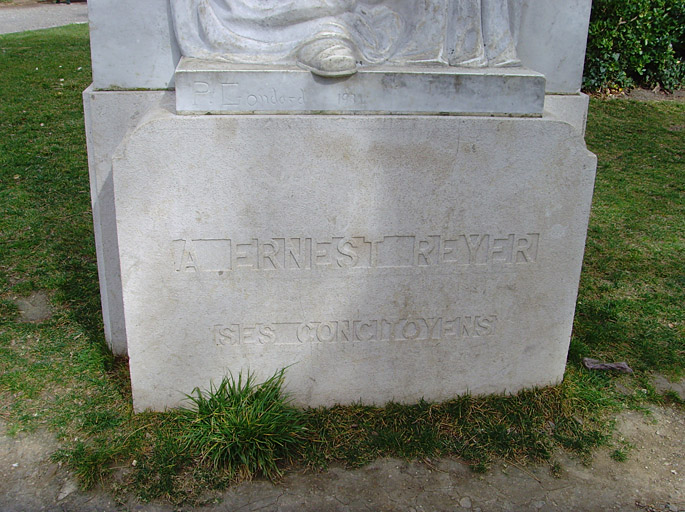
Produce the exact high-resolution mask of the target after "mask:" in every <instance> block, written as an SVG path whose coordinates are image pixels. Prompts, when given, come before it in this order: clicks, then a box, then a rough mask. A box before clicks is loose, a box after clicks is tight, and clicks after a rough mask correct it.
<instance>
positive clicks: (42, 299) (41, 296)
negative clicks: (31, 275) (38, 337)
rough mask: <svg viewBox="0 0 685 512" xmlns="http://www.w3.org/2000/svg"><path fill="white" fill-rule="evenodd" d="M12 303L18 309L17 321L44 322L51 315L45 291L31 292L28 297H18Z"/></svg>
mask: <svg viewBox="0 0 685 512" xmlns="http://www.w3.org/2000/svg"><path fill="white" fill-rule="evenodd" d="M14 303H15V304H16V306H17V308H18V309H19V318H18V321H19V322H44V321H45V320H49V319H50V318H51V317H52V308H51V307H50V300H49V299H48V296H47V294H46V293H45V292H40V291H39V292H33V293H32V294H31V295H29V296H28V297H18V298H16V299H14Z"/></svg>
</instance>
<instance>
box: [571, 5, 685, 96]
mask: <svg viewBox="0 0 685 512" xmlns="http://www.w3.org/2000/svg"><path fill="white" fill-rule="evenodd" d="M684 53H685V0H594V1H593V2H592V18H591V20H590V32H589V37H588V48H587V55H586V57H585V78H584V87H585V88H586V89H588V90H597V89H604V88H617V87H633V86H638V85H645V86H650V87H653V86H656V85H657V84H658V85H661V86H662V87H664V88H665V89H669V90H672V89H678V88H681V87H683V78H685V64H684V63H683V61H684V60H685V59H684V58H683V55H684Z"/></svg>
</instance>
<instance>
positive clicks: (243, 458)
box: [181, 370, 306, 479]
mask: <svg viewBox="0 0 685 512" xmlns="http://www.w3.org/2000/svg"><path fill="white" fill-rule="evenodd" d="M284 372H285V370H280V371H279V372H277V373H276V374H274V375H273V376H271V377H270V378H268V379H267V380H265V381H264V382H262V383H260V384H257V383H256V382H255V377H254V374H252V373H250V372H248V373H247V374H246V376H245V378H243V374H242V373H240V374H239V375H238V378H237V379H235V378H233V376H229V377H225V378H224V379H222V381H221V383H220V384H219V385H218V386H216V387H215V386H214V385H212V386H210V389H209V390H207V391H201V390H200V389H199V388H196V389H195V390H194V391H193V394H192V395H188V399H189V400H190V401H191V402H192V404H193V407H192V409H186V410H184V414H183V419H184V422H183V428H182V432H183V433H182V435H181V439H182V441H183V443H184V447H185V448H186V449H187V450H189V451H191V452H194V453H197V454H199V456H200V458H201V461H202V462H209V463H210V464H211V465H212V467H213V468H214V469H219V468H225V469H227V470H228V473H229V475H230V476H232V477H233V476H237V475H240V476H242V477H244V478H251V477H252V476H256V475H263V476H266V477H267V478H271V479H273V478H275V477H278V476H280V475H281V470H280V468H279V464H282V463H283V462H286V461H289V460H291V459H292V456H293V454H294V453H295V452H296V450H298V449H299V448H301V447H302V445H303V444H304V439H305V438H304V435H305V431H306V429H305V426H304V424H303V422H302V418H303V416H302V412H301V411H300V410H298V409H297V408H295V407H294V406H292V405H291V403H290V400H289V398H288V397H287V395H285V393H284V392H283V389H282V388H283V383H284V379H285V376H284V375H285V374H284Z"/></svg>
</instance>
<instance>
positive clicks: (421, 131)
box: [113, 80, 593, 410]
mask: <svg viewBox="0 0 685 512" xmlns="http://www.w3.org/2000/svg"><path fill="white" fill-rule="evenodd" d="M227 83H228V81H227ZM235 83H239V80H235ZM234 89H235V88H234V87H228V88H227V91H226V93H225V94H226V98H229V99H231V98H235V97H236V93H234ZM348 89H349V90H350V91H352V92H354V91H353V88H352V87H348ZM336 94H337V93H336ZM306 97H307V96H306V95H305V98H306ZM208 134H209V135H208ZM574 134H575V132H574V131H573V130H572V128H571V127H569V126H568V125H566V124H563V123H559V122H552V121H548V120H544V119H543V120H538V119H525V120H523V119H512V118H507V119H504V118H486V117H461V118H457V117H452V116H441V117H429V116H323V115H322V116H285V115H283V116H280V115H269V116H261V115H255V116H230V115H229V116H178V115H174V114H172V113H170V112H169V111H168V109H167V108H166V107H165V108H161V107H160V109H159V111H155V112H152V113H150V115H149V116H148V119H147V121H146V122H145V123H143V124H142V125H141V126H140V127H139V128H137V129H136V131H134V132H133V133H132V134H131V136H130V137H131V138H130V140H129V141H128V142H124V144H123V146H122V149H121V153H120V155H119V156H118V157H117V158H114V159H113V176H114V178H113V179H114V186H115V195H114V197H115V201H116V211H117V215H118V219H117V227H118V242H119V248H120V251H121V274H122V284H123V290H124V307H125V316H126V327H127V336H128V340H129V357H130V359H129V360H130V367H131V376H132V382H133V396H134V402H135V407H136V410H144V409H146V408H147V407H152V408H154V409H162V410H163V409H164V408H165V407H173V406H177V405H179V404H182V403H183V397H184V396H185V394H188V393H191V392H192V390H193V388H194V387H196V386H200V387H204V388H206V387H208V386H209V385H210V382H214V383H218V381H219V380H220V379H221V378H222V377H223V376H224V375H227V374H228V373H233V375H237V373H238V372H240V371H243V372H245V371H247V370H251V371H253V372H255V374H256V376H257V377H258V378H259V379H262V378H266V377H268V376H269V375H272V374H273V373H274V372H275V371H278V370H279V369H281V368H286V367H287V368H288V370H287V372H286V387H287V389H288V391H290V392H291V393H292V396H293V397H294V399H295V400H296V403H298V404H301V405H304V406H318V405H333V404H336V403H354V402H358V401H359V400H362V401H363V402H364V403H367V404H370V403H378V404H382V403H385V402H387V401H390V400H395V401H401V402H415V401H417V400H420V399H421V398H422V397H423V398H425V399H426V400H442V399H448V398H451V397H454V396H455V395H458V394H460V393H466V392H470V393H473V394H480V393H490V392H510V391H516V390H518V389H521V388H524V387H528V386H534V385H546V384H551V383H554V382H557V381H558V379H560V378H561V377H562V376H563V372H564V366H565V361H566V354H567V348H568V342H569V338H570V333H571V327H572V320H573V308H574V304H575V292H576V285H577V282H578V276H579V273H580V266H581V262H582V249H583V242H584V235H585V226H586V224H585V223H586V222H587V216H588V214H589V206H590V199H591V193H590V192H591V190H592V172H591V169H592V165H593V161H592V160H591V158H590V157H589V156H587V153H586V150H585V148H584V146H583V144H582V141H581V140H580V139H578V140H576V139H574V137H575V135H574ZM531 140H534V141H536V144H535V145H534V148H533V149H534V150H535V151H534V152H533V154H531V153H530V152H531V145H530V141H531ZM172 147H173V149H174V151H170V148H172ZM588 169H589V170H588Z"/></svg>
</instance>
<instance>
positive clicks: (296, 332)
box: [212, 315, 497, 346]
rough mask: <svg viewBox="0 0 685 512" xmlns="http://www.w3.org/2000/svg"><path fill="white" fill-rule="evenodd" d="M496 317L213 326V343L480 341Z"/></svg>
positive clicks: (492, 329) (489, 333)
mask: <svg viewBox="0 0 685 512" xmlns="http://www.w3.org/2000/svg"><path fill="white" fill-rule="evenodd" d="M496 327H497V316H496V315H463V316H455V317H449V318H448V317H434V318H402V319H399V320H387V319H381V320H331V321H324V322H270V323H254V324H226V325H224V324H217V325H215V326H213V328H212V332H213V335H214V342H215V343H216V344H217V345H219V346H228V345H299V344H302V343H345V342H374V341H441V340H454V339H457V338H481V337H485V336H493V335H494V334H495V333H496Z"/></svg>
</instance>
